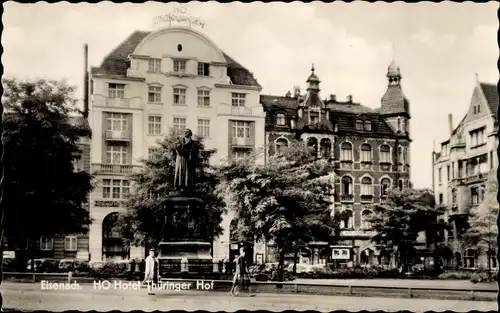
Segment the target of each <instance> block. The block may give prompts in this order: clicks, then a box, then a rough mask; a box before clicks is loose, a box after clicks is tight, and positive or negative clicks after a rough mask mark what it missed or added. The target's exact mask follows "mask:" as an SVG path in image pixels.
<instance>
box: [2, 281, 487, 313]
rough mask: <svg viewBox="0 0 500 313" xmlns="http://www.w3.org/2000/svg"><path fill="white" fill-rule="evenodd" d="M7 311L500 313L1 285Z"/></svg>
mask: <svg viewBox="0 0 500 313" xmlns="http://www.w3.org/2000/svg"><path fill="white" fill-rule="evenodd" d="M1 290H2V293H3V296H4V307H5V308H7V309H19V310H49V311H58V312H61V311H65V310H82V311H88V310H97V311H108V310H123V311H131V310H143V311H153V310H186V311H194V310H207V311H228V312H234V311H237V310H244V309H246V310H269V311H274V312H280V311H283V310H317V311H320V312H330V311H332V310H348V311H360V310H370V311H375V310H385V311H391V312H394V311H400V310H411V311H414V312H425V311H430V310H433V311H446V310H452V311H457V312H468V311H471V310H479V311H496V310H497V304H496V302H482V301H460V300H430V299H395V298H371V297H370V298H364V297H345V296H317V295H298V294H294V295H289V294H258V295H257V296H256V297H255V298H250V297H245V296H244V295H242V296H241V297H230V296H229V295H228V294H227V293H226V292H217V291H212V292H196V291H189V290H187V291H181V292H161V293H160V292H157V294H156V295H154V296H148V295H147V294H146V291H145V290H128V291H120V290H94V289H93V287H91V286H81V289H80V290H40V285H39V284H28V283H24V284H13V283H6V284H2V288H1Z"/></svg>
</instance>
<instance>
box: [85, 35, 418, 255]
mask: <svg viewBox="0 0 500 313" xmlns="http://www.w3.org/2000/svg"><path fill="white" fill-rule="evenodd" d="M383 75H384V73H381V81H382V80H383ZM386 79H387V83H388V87H387V91H386V93H385V95H383V97H382V99H381V106H380V108H378V109H375V110H372V109H370V108H368V107H366V106H363V105H361V104H359V103H356V102H355V101H354V99H353V97H352V96H349V97H348V99H346V100H344V101H341V100H339V99H336V96H335V95H330V96H328V97H327V98H326V99H321V98H320V80H319V77H318V76H317V75H316V74H315V70H314V68H313V69H312V72H311V74H310V76H309V78H308V79H307V86H306V91H305V92H304V93H301V91H300V87H294V89H293V94H292V92H289V93H287V94H286V95H283V96H271V95H261V93H260V92H261V90H262V87H261V86H260V85H259V84H258V83H257V81H256V79H255V78H254V77H253V75H252V74H251V72H250V71H249V70H247V69H246V68H244V67H243V66H242V65H240V64H239V63H238V62H236V61H235V60H234V59H232V58H231V57H230V56H228V55H227V54H225V53H224V52H223V51H221V49H220V48H219V47H218V46H217V45H216V44H215V43H214V42H212V41H211V40H210V39H209V38H207V37H206V36H205V35H203V34H201V33H200V32H198V31H195V30H193V29H192V28H181V27H169V28H166V29H162V30H158V31H154V32H139V31H137V32H134V33H133V34H131V35H130V36H129V37H128V38H127V39H126V40H125V41H124V42H123V43H121V44H120V45H119V46H118V47H117V48H116V49H114V50H113V51H111V53H110V54H109V55H107V56H106V57H105V58H104V60H103V62H102V64H101V65H100V66H99V67H96V68H92V69H91V73H90V90H89V94H90V113H89V122H90V125H91V128H92V131H93V136H92V144H91V146H92V149H91V170H92V173H93V174H95V177H96V183H97V187H96V188H95V190H94V191H93V192H92V194H91V195H90V215H91V218H92V219H93V224H92V225H91V227H90V233H89V252H90V260H91V261H97V262H100V261H106V260H116V259H127V258H135V257H144V248H141V247H131V248H130V249H128V248H126V247H123V245H122V241H121V238H120V235H119V234H118V233H116V232H114V231H113V229H112V225H113V222H114V221H115V220H116V218H117V215H118V213H119V212H120V211H121V210H123V199H124V198H125V197H126V195H127V193H129V192H130V188H131V182H130V180H129V178H128V175H129V174H130V173H133V172H135V171H138V170H140V167H141V160H142V159H144V158H147V157H148V153H149V151H151V148H153V147H155V145H156V141H157V140H159V139H160V138H161V137H162V136H163V135H166V134H167V133H168V132H170V131H171V130H174V131H182V130H184V129H185V128H190V129H192V130H193V131H194V133H195V134H197V135H199V136H202V137H204V138H205V140H206V145H207V147H208V148H215V149H217V155H216V156H215V157H214V158H213V159H212V160H211V163H213V164H220V162H222V161H223V160H225V159H230V158H233V157H245V156H246V155H248V154H249V153H250V152H252V151H254V150H255V149H259V148H263V147H266V149H265V150H266V153H265V156H264V157H263V160H259V161H265V159H266V158H267V157H268V156H270V155H274V154H276V153H280V149H281V148H282V147H284V146H286V145H288V143H289V140H291V139H292V138H297V139H301V140H305V141H307V142H308V144H309V145H311V146H313V147H315V149H317V151H318V157H322V158H327V159H328V160H330V161H331V162H334V164H335V167H336V173H335V174H336V176H337V177H336V183H335V214H342V216H343V222H342V227H343V230H342V239H343V240H342V241H341V242H339V243H338V245H336V246H330V245H329V243H327V242H314V243H310V244H309V246H308V248H306V249H304V250H303V251H301V252H300V259H301V261H303V262H307V263H312V264H321V263H325V262H326V261H327V260H330V259H332V258H334V259H338V260H339V261H340V262H349V261H352V262H355V263H365V264H388V263H389V262H390V258H391V256H390V255H389V254H387V253H385V252H384V251H380V249H379V248H378V247H376V246H375V245H374V244H373V243H372V242H371V241H370V238H371V236H372V235H373V233H372V232H370V227H369V225H368V223H367V221H366V218H367V216H368V215H369V214H371V211H370V206H371V205H372V204H373V203H378V202H381V201H384V199H385V195H386V192H387V190H388V189H389V188H405V187H407V186H410V160H409V149H410V142H411V140H410V137H409V120H410V113H409V101H408V100H407V99H406V98H405V96H404V95H403V92H402V88H401V79H402V75H401V73H400V70H399V67H398V66H397V65H396V64H395V63H394V62H393V63H392V64H391V65H390V66H389V68H388V72H387V73H386ZM228 211H229V213H228V215H227V216H225V217H224V220H223V225H222V226H223V228H224V233H223V235H222V236H221V237H219V238H218V239H217V240H216V242H214V245H213V251H212V253H213V257H214V259H224V258H230V257H231V256H232V255H233V254H234V253H235V252H237V249H238V246H237V240H236V239H237V238H232V236H230V230H231V229H232V228H233V227H234V226H233V225H234V222H235V221H234V220H233V214H232V213H231V209H230V208H229V210H228ZM270 251H272V246H269V245H268V246H266V245H264V244H255V245H254V247H253V253H252V254H253V258H254V261H257V262H272V261H273V253H270ZM330 256H331V257H330ZM334 256H336V257H334Z"/></svg>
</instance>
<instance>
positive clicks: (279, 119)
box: [276, 113, 286, 126]
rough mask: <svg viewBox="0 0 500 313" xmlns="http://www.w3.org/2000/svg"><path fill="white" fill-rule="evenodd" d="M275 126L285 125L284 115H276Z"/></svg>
mask: <svg viewBox="0 0 500 313" xmlns="http://www.w3.org/2000/svg"><path fill="white" fill-rule="evenodd" d="M276 124H277V125H279V126H284V125H286V118H285V114H283V113H279V114H277V115H276Z"/></svg>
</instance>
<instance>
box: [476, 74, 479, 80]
mask: <svg viewBox="0 0 500 313" xmlns="http://www.w3.org/2000/svg"><path fill="white" fill-rule="evenodd" d="M476 82H479V73H478V72H476Z"/></svg>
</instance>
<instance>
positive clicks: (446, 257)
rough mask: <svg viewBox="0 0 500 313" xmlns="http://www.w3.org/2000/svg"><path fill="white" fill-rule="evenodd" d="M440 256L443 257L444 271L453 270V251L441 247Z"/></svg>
mask: <svg viewBox="0 0 500 313" xmlns="http://www.w3.org/2000/svg"><path fill="white" fill-rule="evenodd" d="M439 256H440V257H441V261H442V266H443V268H444V269H452V268H453V263H454V262H453V251H451V249H450V248H448V247H441V248H440V249H439Z"/></svg>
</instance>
